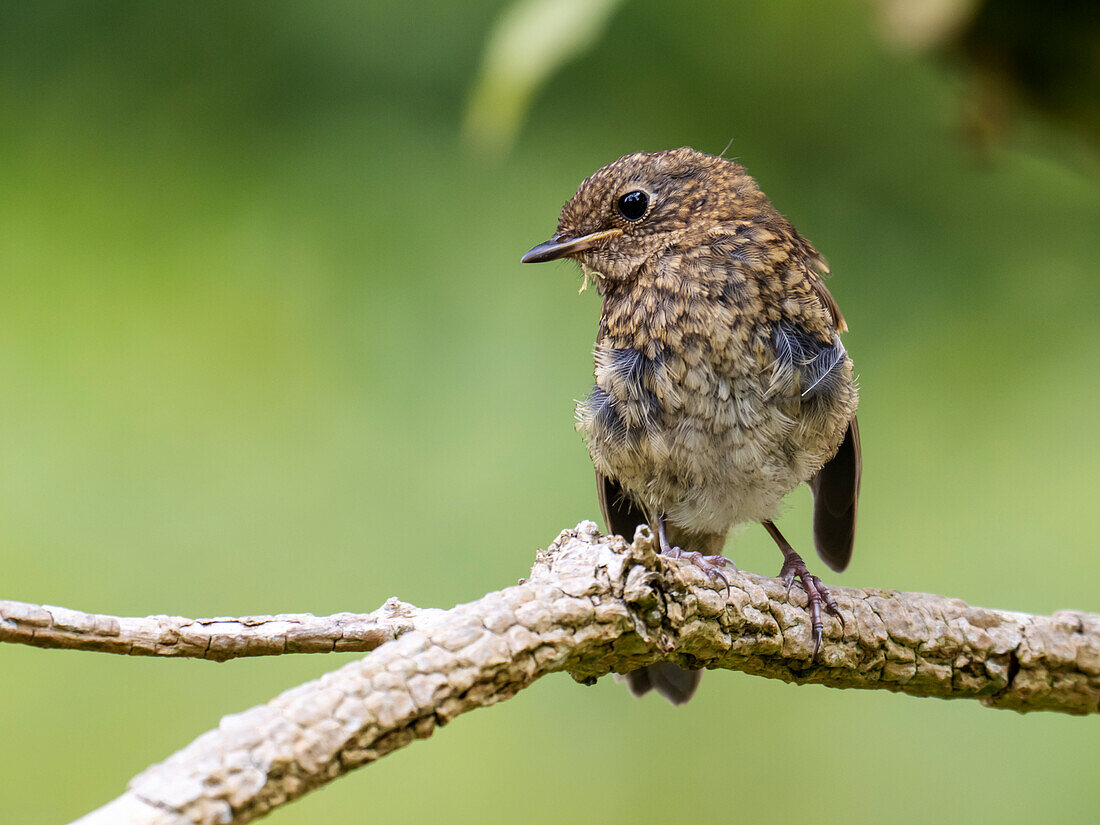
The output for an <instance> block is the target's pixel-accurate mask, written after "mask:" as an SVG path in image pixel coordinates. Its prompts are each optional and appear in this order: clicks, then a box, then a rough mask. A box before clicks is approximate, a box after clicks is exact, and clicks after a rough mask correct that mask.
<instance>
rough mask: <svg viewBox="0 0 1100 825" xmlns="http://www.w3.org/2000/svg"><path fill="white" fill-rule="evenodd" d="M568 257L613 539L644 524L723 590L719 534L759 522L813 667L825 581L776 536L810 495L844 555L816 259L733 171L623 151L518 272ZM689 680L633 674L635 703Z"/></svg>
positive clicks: (586, 429)
mask: <svg viewBox="0 0 1100 825" xmlns="http://www.w3.org/2000/svg"><path fill="white" fill-rule="evenodd" d="M558 258H572V259H573V260H575V261H577V262H578V263H579V264H580V266H581V269H582V270H583V271H584V274H585V278H586V279H587V278H588V277H590V276H591V277H592V278H594V280H595V284H596V287H597V289H598V290H599V293H600V295H602V296H603V309H602V312H601V314H600V324H599V331H598V333H597V336H596V348H595V361H596V363H595V379H596V381H595V386H594V387H593V388H592V392H591V394H590V395H589V396H588V398H587V399H586V400H584V401H582V402H580V403H579V404H578V406H577V420H578V429H579V430H580V431H581V432H582V433H583V435H584V438H585V441H586V442H587V445H588V451H589V453H590V454H591V456H592V461H593V463H594V465H595V468H596V485H597V492H598V495H599V501H600V507H601V509H602V510H603V516H604V519H605V521H606V523H607V528H608V530H609V531H610V532H612V533H616V534H618V535H622V536H624V537H625V538H626V539H627V540H630V539H631V538H632V537H633V536H634V531H635V528H636V527H637V526H638V525H640V524H643V523H644V524H649V525H651V526H655V527H656V530H657V534H658V538H659V541H660V549H661V552H662V553H664V554H666V555H669V556H673V557H677V558H680V559H683V560H685V561H687V562H689V563H692V564H695V565H697V566H698V567H700V568H701V569H703V570H704V571H705V572H706V573H707V574H708V575H710V576H712V577H713V578H716V579H720V580H723V581H726V576H725V574H724V573H723V572H722V571H723V567H724V566H725V565H727V564H732V562H729V561H728V560H727V559H726V558H725V557H723V556H722V555H721V551H722V547H723V545H724V544H725V541H726V537H727V535H728V534H729V532H730V530H731V529H732V528H733V527H734V526H736V525H738V524H740V523H742V522H750V521H755V522H759V523H760V524H762V525H763V526H764V529H765V530H767V531H768V533H769V534H770V535H771V537H772V538H773V539H774V540H775V542H776V544H777V545H778V546H779V549H780V551H781V552H782V553H783V566H782V568H781V570H780V572H779V576H780V578H781V579H783V580H784V581H785V582H786V584H787V587H788V589H789V588H790V587H791V584H792V583H793V582H794V581H795V580H796V579H797V580H798V581H799V582H800V583H801V585H802V587H803V588H804V589H805V591H806V596H807V609H808V611H809V614H810V624H811V628H812V632H813V635H814V642H815V645H814V653H815V655H816V653H817V650H818V648H819V647H820V645H821V639H822V629H823V623H822V610H824V611H825V612H827V613H830V614H832V615H834V616H838V617H839V612H838V611H837V608H836V603H835V601H834V600H833V598H832V597H831V596H830V595H829V590H828V588H827V587H825V585H824V584H822V582H821V580H820V579H819V578H818V577H817V576H814V575H813V574H811V573H810V571H809V570H808V569H807V567H806V563H805V562H804V561H803V560H802V557H801V556H800V555H799V554H798V553H796V552H795V550H794V549H793V548H792V547H791V545H790V544H789V543H788V542H787V540H786V539H785V538H783V535H782V533H780V532H779V529H778V528H777V527H776V526H775V523H774V521H773V519H774V518H775V517H776V516H777V514H778V513H779V510H780V503H781V501H782V499H783V497H784V496H785V495H786V494H787V493H789V492H790V491H791V490H793V489H794V488H795V487H797V486H798V485H799V484H802V483H803V482H806V483H808V484H809V486H810V489H811V490H812V491H813V497H814V526H813V535H814V545H815V547H816V548H817V552H818V554H819V555H820V556H821V558H822V559H823V560H824V561H825V563H826V564H827V565H828V566H829V567H830V568H832V569H833V570H836V571H838V572H839V571H842V570H843V569H844V568H845V567H846V566H847V564H848V561H849V559H850V558H851V555H852V543H853V540H854V538H855V527H856V509H857V503H858V498H859V484H860V471H861V458H860V444H859V429H858V427H857V425H856V416H855V413H856V405H857V402H858V397H857V393H856V386H855V381H854V380H853V377H852V361H851V359H850V358H849V357H848V353H847V352H846V351H845V349H844V346H843V344H841V342H840V333H841V332H844V331H845V330H846V329H847V325H846V324H845V322H844V317H843V316H842V315H841V313H840V309H839V308H838V307H837V305H836V301H834V300H833V296H832V295H831V294H830V293H829V290H828V289H826V288H825V284H824V282H823V280H822V278H823V276H824V275H826V274H827V272H828V269H827V267H826V265H825V261H824V259H823V258H822V257H821V256H820V255H819V254H818V252H817V250H815V249H814V247H813V246H812V245H811V244H810V243H809V241H807V240H806V239H805V238H803V237H802V236H801V235H799V234H798V232H797V231H795V229H794V227H793V226H791V224H790V223H789V222H788V221H787V219H786V218H784V217H783V216H782V215H781V214H780V213H779V212H778V211H776V209H775V208H774V207H773V206H772V205H771V203H770V202H769V201H768V199H767V197H766V196H765V195H764V193H763V192H761V191H760V188H759V187H758V186H757V185H756V182H755V181H754V180H753V179H752V178H751V177H750V176H749V174H748V173H747V172H746V171H745V168H744V167H743V166H741V165H740V164H738V163H736V162H734V161H732V160H726V159H724V158H720V157H715V156H713V155H706V154H703V153H701V152H696V151H695V150H694V149H691V148H687V147H685V148H682V149H671V150H667V151H663V152H652V153H636V154H632V155H626V156H625V157H622V158H619V159H618V160H617V161H615V162H613V163H610V164H608V165H607V166H605V167H603V168H602V169H600V170H599V171H597V172H596V173H595V174H593V175H592V176H591V177H589V178H588V179H587V180H585V181H584V182H583V183H581V185H580V188H579V189H577V192H576V194H575V195H573V197H572V199H571V200H570V201H569V202H568V203H567V204H566V205H565V207H564V208H563V209H562V212H561V218H560V219H559V221H558V228H557V232H556V233H555V234H554V236H553V237H552V238H551V239H550V240H548V241H546V242H545V243H541V244H539V245H538V246H536V247H534V248H533V249H531V250H530V251H529V252H528V253H527V254H526V255H524V256H523V259H522V260H523V262H524V263H537V262H541V261H553V260H556V259H558ZM699 677H700V672H699V671H698V670H685V669H683V668H681V667H679V666H677V665H675V664H672V663H661V664H657V665H653V666H651V667H648V668H643V669H641V670H636V671H634V672H633V673H630V674H627V681H628V684H629V685H630V688H631V690H632V691H633V692H634V693H635V694H636V695H641V694H643V693H645V692H647V691H648V690H650V689H655V690H657V692H658V693H660V694H662V695H664V696H665V697H666V698H668V699H669V700H670V701H672V702H673V703H674V704H680V703H682V702H686V701H687V700H688V699H689V698H691V696H692V694H693V693H694V691H695V688H696V687H697V686H698V683H699Z"/></svg>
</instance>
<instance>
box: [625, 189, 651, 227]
mask: <svg viewBox="0 0 1100 825" xmlns="http://www.w3.org/2000/svg"><path fill="white" fill-rule="evenodd" d="M618 206H619V214H620V215H622V216H623V217H624V218H626V219H627V220H628V221H640V220H641V219H642V218H643V217H645V211H646V210H647V209H648V208H649V195H647V194H646V193H645V192H642V191H640V190H639V191H635V192H627V193H626V194H625V195H623V196H622V197H621V198H619V204H618Z"/></svg>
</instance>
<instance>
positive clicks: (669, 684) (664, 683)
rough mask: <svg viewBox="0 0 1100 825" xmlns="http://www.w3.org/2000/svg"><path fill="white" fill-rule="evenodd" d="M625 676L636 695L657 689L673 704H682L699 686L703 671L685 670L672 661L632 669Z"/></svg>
mask: <svg viewBox="0 0 1100 825" xmlns="http://www.w3.org/2000/svg"><path fill="white" fill-rule="evenodd" d="M625 678H626V684H627V687H629V688H630V692H631V693H633V694H634V695H635V696H642V695H644V694H646V693H649V691H651V690H655V691H657V692H658V693H659V694H661V695H662V696H664V697H665V698H666V699H668V701H670V702H672V704H674V705H682V704H683V703H684V702H686V701H687V700H688V699H690V698H691V697H692V695H693V694H694V693H695V689H696V688H697V687H699V680H700V679H701V678H703V671H701V670H685V669H684V668H682V667H680V666H679V665H674V664H672V662H658V663H657V664H655V665H650V666H649V667H643V668H638V670H632V671H630V673H628V674H626V677H625Z"/></svg>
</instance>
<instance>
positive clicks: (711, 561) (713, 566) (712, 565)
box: [663, 547, 737, 596]
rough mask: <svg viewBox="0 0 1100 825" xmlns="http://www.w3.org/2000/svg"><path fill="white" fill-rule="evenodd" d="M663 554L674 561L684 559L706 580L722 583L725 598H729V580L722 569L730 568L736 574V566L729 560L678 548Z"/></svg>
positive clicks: (719, 556)
mask: <svg viewBox="0 0 1100 825" xmlns="http://www.w3.org/2000/svg"><path fill="white" fill-rule="evenodd" d="M663 553H664V555H666V556H669V557H671V558H674V559H684V560H685V561H688V562H690V563H691V564H693V565H695V566H696V567H698V568H699V569H700V570H702V571H703V572H704V573H705V574H706V576H707V578H708V579H712V580H713V581H720V582H722V584H723V585H724V586H725V588H726V596H729V594H730V580H729V577H728V576H726V571H725V570H724V569H723V568H725V567H731V568H733V571H734V572H737V565H736V564H734V563H733V561H732V560H731V559H727V558H726V557H725V556H722V555H713V556H706V555H703V554H702V553H700V552H698V551H697V550H681V549H680V548H679V547H670V548H668V549H667V550H664V551H663Z"/></svg>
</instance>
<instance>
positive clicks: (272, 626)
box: [0, 599, 442, 662]
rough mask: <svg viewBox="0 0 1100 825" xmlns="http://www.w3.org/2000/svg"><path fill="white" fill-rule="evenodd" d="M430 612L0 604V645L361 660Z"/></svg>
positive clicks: (391, 604)
mask: <svg viewBox="0 0 1100 825" xmlns="http://www.w3.org/2000/svg"><path fill="white" fill-rule="evenodd" d="M431 612H432V611H427V610H420V609H418V608H415V607H413V606H412V605H408V604H405V603H404V602H400V601H398V600H397V599H390V600H389V601H387V602H386V604H385V605H383V606H382V607H380V608H379V609H378V610H376V611H374V612H373V613H365V614H363V613H336V614H334V615H332V616H313V615H311V614H309V613H282V614H279V615H275V616H241V617H240V618H214V619H186V618H184V617H183V616H145V617H143V618H135V617H127V616H103V615H100V614H97V613H82V612H81V611H79V610H70V609H69V608H67V607H55V606H53V605H48V604H43V605H38V604H28V603H26V602H13V601H4V600H2V599H0V642H17V643H19V644H25V645H33V646H34V647H52V648H64V649H67V650H95V651H100V652H103V653H122V654H125V655H129V656H174V657H179V656H183V657H185V658H189V659H209V660H211V661H215V662H224V661H227V660H228V659H236V658H238V657H240V656H277V655H281V654H284V653H332V652H333V651H341V652H350V653H355V652H361V653H365V652H367V651H370V650H374V649H375V648H376V647H378V646H379V645H380V644H382V643H384V642H389V641H392V640H394V639H396V638H397V637H398V636H400V635H401V634H402V633H404V632H405V631H407V630H411V629H412V627H413V624H412V621H411V619H412V617H414V616H417V617H419V616H423V615H425V614H430V613H431ZM437 612H442V611H437Z"/></svg>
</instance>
